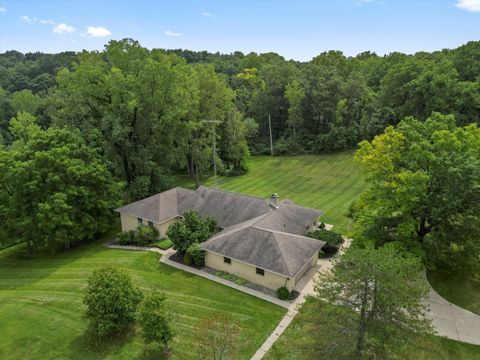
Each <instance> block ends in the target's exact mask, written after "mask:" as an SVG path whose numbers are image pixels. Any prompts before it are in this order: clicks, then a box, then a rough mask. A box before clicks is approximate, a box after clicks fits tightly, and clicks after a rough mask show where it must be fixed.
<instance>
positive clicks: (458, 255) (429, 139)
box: [355, 113, 480, 270]
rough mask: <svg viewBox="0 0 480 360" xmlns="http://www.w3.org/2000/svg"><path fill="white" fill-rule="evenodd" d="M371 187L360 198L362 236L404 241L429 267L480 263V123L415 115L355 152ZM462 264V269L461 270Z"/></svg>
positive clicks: (379, 242)
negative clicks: (457, 121)
mask: <svg viewBox="0 0 480 360" xmlns="http://www.w3.org/2000/svg"><path fill="white" fill-rule="evenodd" d="M356 158H357V160H358V161H359V163H360V164H361V166H362V169H363V172H364V174H365V177H366V180H367V182H368V183H369V184H370V187H369V189H368V190H367V191H366V193H365V194H363V196H362V198H361V199H360V200H359V201H358V203H357V204H356V208H357V210H358V211H357V213H356V215H355V216H356V220H357V234H356V237H357V238H358V239H368V240H374V241H375V243H376V244H377V245H382V244H384V243H386V242H392V241H399V242H402V243H403V244H404V246H406V247H408V248H411V249H414V250H415V251H418V250H419V251H421V253H423V256H424V257H425V258H426V260H427V263H428V264H429V265H430V266H434V265H442V266H448V267H450V268H452V267H457V268H458V269H463V270H465V269H468V268H471V267H472V266H473V267H477V268H478V265H479V264H480V242H479V241H478V239H479V238H480V217H479V216H478V214H480V129H479V128H478V126H477V125H475V124H471V125H468V126H465V127H457V126H456V125H455V118H454V116H453V115H441V114H439V113H434V114H432V116H430V117H429V118H428V119H427V120H426V121H420V120H417V119H414V118H412V117H409V118H406V119H405V120H403V121H401V122H400V123H399V124H398V125H397V126H396V127H388V128H387V129H386V130H385V133H384V134H382V135H380V136H377V137H376V138H375V139H374V140H373V141H372V142H367V141H364V142H362V143H361V144H360V148H359V150H358V152H357V154H356ZM458 269H457V270H458Z"/></svg>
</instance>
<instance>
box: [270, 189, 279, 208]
mask: <svg viewBox="0 0 480 360" xmlns="http://www.w3.org/2000/svg"><path fill="white" fill-rule="evenodd" d="M270 206H271V207H273V208H274V209H278V194H277V193H273V194H272V196H270Z"/></svg>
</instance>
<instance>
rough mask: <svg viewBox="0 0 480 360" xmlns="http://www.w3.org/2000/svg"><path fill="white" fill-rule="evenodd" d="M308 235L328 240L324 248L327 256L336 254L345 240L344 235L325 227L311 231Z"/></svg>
mask: <svg viewBox="0 0 480 360" xmlns="http://www.w3.org/2000/svg"><path fill="white" fill-rule="evenodd" d="M308 237H310V238H313V239H317V240H322V241H325V242H326V244H325V246H324V247H323V249H322V250H323V251H324V253H325V255H326V256H329V255H333V254H335V253H336V252H337V251H338V249H340V246H341V245H342V244H343V241H344V240H343V237H342V235H340V234H338V233H336V232H334V231H329V230H325V229H318V230H315V231H313V232H311V233H309V234H308ZM319 255H320V254H319Z"/></svg>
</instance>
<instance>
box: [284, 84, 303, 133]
mask: <svg viewBox="0 0 480 360" xmlns="http://www.w3.org/2000/svg"><path fill="white" fill-rule="evenodd" d="M285 98H286V99H287V101H288V104H289V108H288V120H287V124H288V126H289V127H291V128H292V129H293V134H294V135H295V134H296V133H297V129H298V128H299V127H300V126H302V125H303V115H302V101H303V99H304V98H305V91H304V90H303V88H302V86H301V85H300V82H299V81H298V80H293V81H292V82H291V83H290V84H288V85H287V86H286V87H285Z"/></svg>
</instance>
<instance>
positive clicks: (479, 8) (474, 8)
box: [455, 0, 480, 12]
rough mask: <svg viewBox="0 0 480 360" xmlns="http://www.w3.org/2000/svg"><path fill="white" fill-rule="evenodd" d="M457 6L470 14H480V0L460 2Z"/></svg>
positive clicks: (461, 0)
mask: <svg viewBox="0 0 480 360" xmlns="http://www.w3.org/2000/svg"><path fill="white" fill-rule="evenodd" d="M455 6H456V7H458V8H460V9H462V10H467V11H470V12H480V0H458V1H457V3H456V4H455Z"/></svg>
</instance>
